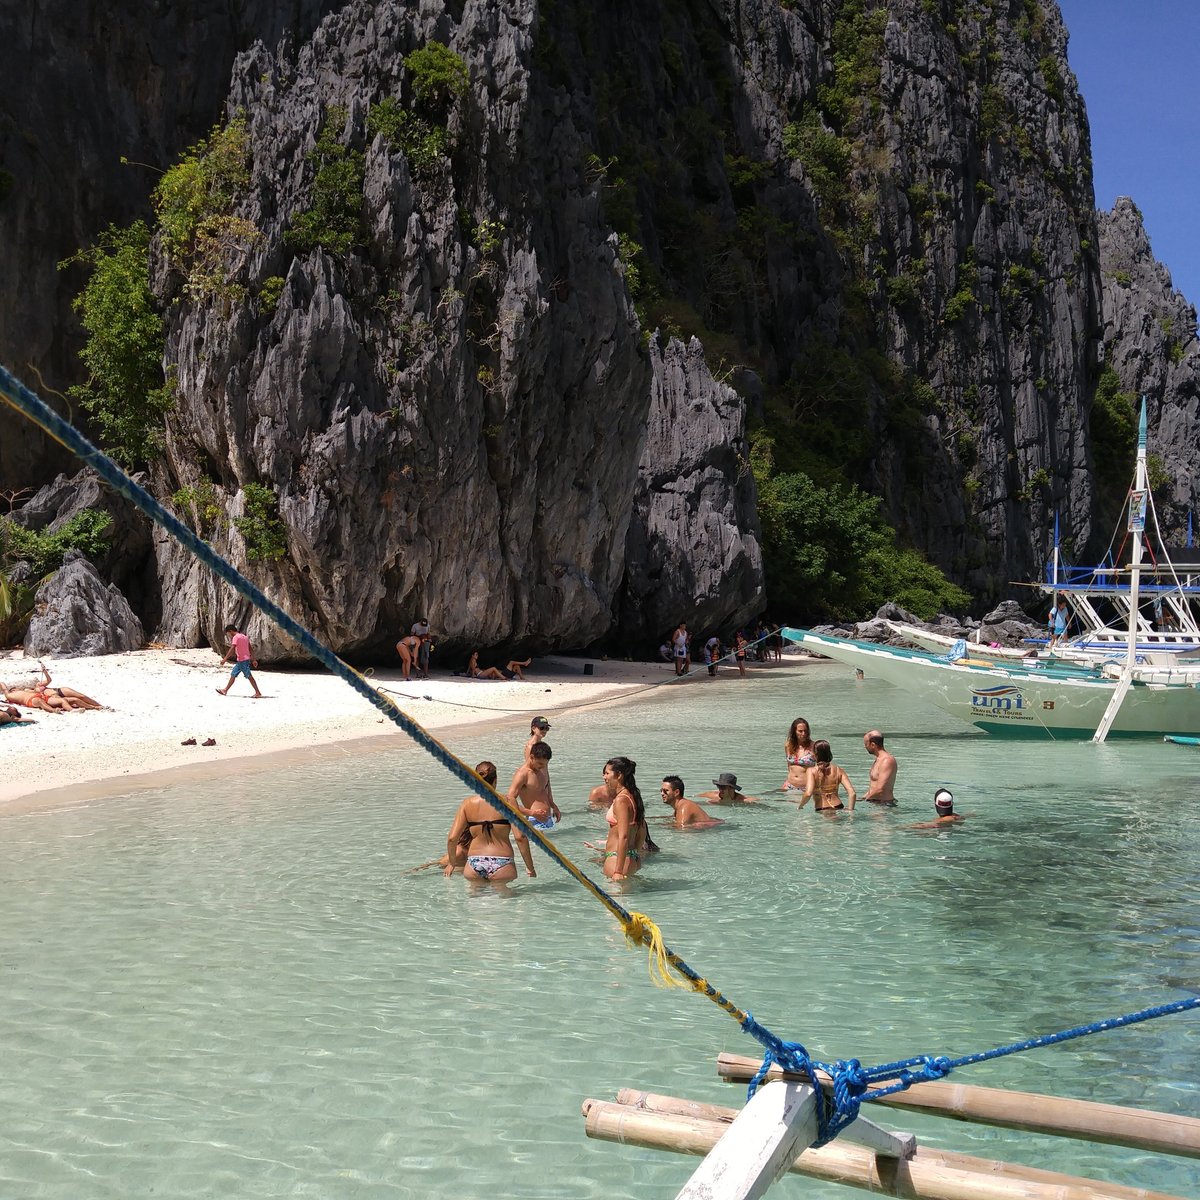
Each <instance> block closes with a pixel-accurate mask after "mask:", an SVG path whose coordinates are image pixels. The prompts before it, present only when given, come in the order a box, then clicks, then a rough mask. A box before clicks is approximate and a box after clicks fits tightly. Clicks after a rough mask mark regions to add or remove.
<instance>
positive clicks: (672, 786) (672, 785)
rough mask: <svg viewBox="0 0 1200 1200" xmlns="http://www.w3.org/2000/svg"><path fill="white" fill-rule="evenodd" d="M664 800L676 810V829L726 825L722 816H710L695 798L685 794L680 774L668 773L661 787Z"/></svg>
mask: <svg viewBox="0 0 1200 1200" xmlns="http://www.w3.org/2000/svg"><path fill="white" fill-rule="evenodd" d="M660 793H661V795H662V802H663V803H664V804H666V805H668V806H670V808H672V809H673V810H674V812H675V828H676V829H709V828H711V827H712V826H713V825H724V824H725V822H724V821H722V820H721V819H720V817H710V816H709V815H708V813H706V812H705V811H704V809H702V808H701V807H700V805H698V804H697V803H696V802H695V800H689V799H688V798H687V797H686V796H685V795H684V794H683V780H682V779H680V778H679V776H678V775H668V776H667V777H666V778H665V779H664V780H663V781H662V788H661V789H660Z"/></svg>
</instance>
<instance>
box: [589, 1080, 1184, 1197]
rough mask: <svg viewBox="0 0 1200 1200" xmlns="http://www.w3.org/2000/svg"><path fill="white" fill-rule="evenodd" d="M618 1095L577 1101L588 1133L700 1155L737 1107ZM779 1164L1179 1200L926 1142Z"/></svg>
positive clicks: (883, 1182)
mask: <svg viewBox="0 0 1200 1200" xmlns="http://www.w3.org/2000/svg"><path fill="white" fill-rule="evenodd" d="M620 1095H621V1096H624V1097H626V1098H633V1103H627V1104H621V1103H615V1104H614V1103H606V1102H604V1101H601V1100H585V1101H584V1102H583V1113H584V1117H585V1122H584V1125H585V1129H586V1132H587V1135H588V1137H592V1138H599V1139H602V1140H605V1141H612V1142H626V1143H631V1144H633V1145H635V1146H646V1147H648V1148H650V1149H654V1150H669V1151H673V1152H675V1153H677V1154H695V1155H707V1154H708V1153H709V1151H711V1150H712V1149H713V1147H714V1146H716V1144H717V1143H718V1142H719V1141H720V1140H721V1138H722V1137H723V1136H724V1135H725V1134H726V1132H727V1131H728V1130H729V1129H730V1127H731V1123H732V1121H733V1120H734V1118H735V1117H736V1116H737V1115H738V1111H739V1110H737V1109H732V1108H725V1109H723V1108H720V1107H719V1106H717V1105H698V1104H696V1103H695V1102H693V1101H689V1100H677V1099H674V1098H672V1097H666V1096H653V1095H650V1094H647V1093H640V1092H629V1091H624V1092H622V1093H620ZM787 1169H788V1170H790V1171H791V1172H792V1173H794V1174H798V1175H807V1176H810V1177H811V1178H814V1179H824V1180H827V1181H829V1182H833V1183H845V1184H849V1185H851V1186H853V1187H860V1188H866V1189H867V1190H868V1191H872V1192H877V1193H881V1194H883V1195H886V1196H898V1197H905V1198H907V1200H1181V1198H1180V1197H1176V1196H1170V1195H1167V1194H1165V1193H1163V1192H1152V1191H1148V1190H1147V1189H1145V1188H1137V1187H1126V1186H1123V1185H1121V1184H1105V1183H1099V1182H1096V1181H1095V1180H1090V1179H1081V1178H1079V1177H1077V1176H1073V1175H1063V1174H1060V1173H1059V1172H1057V1171H1043V1170H1039V1169H1037V1168H1034V1167H1023V1166H1018V1165H1015V1164H1012V1163H1003V1162H997V1161H994V1160H992V1159H984V1158H974V1157H972V1156H970V1155H966V1154H955V1153H952V1152H950V1151H946V1150H931V1149H929V1148H928V1147H918V1148H917V1151H916V1154H915V1156H914V1157H913V1158H912V1159H907V1160H906V1159H903V1158H891V1157H885V1156H883V1155H877V1154H876V1153H875V1152H874V1151H872V1150H871V1149H869V1148H867V1147H864V1146H855V1145H850V1144H848V1143H843V1142H841V1141H838V1142H834V1143H831V1144H830V1145H828V1146H822V1147H821V1148H820V1149H818V1150H813V1149H808V1150H804V1151H803V1152H802V1153H800V1154H799V1155H798V1156H797V1157H796V1158H794V1159H793V1161H792V1163H791V1165H790V1167H788V1168H787ZM713 1194H714V1195H715V1194H717V1193H713Z"/></svg>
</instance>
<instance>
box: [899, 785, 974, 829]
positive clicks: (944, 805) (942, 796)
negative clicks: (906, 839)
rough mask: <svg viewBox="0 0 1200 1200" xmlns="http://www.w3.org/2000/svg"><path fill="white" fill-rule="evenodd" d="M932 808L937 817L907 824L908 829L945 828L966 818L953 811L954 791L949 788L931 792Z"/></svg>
mask: <svg viewBox="0 0 1200 1200" xmlns="http://www.w3.org/2000/svg"><path fill="white" fill-rule="evenodd" d="M933 808H934V811H935V812H936V813H937V819H936V820H933V821H921V822H919V823H918V824H916V825H910V826H908V828H909V829H945V828H946V827H947V826H949V825H957V824H958V823H959V822H960V821H965V820H966V819H967V818H966V817H963V816H960V815H959V814H958V813H956V812H955V811H954V793H953V792H951V791H950V789H949V788H938V790H937V791H936V792H934V793H933Z"/></svg>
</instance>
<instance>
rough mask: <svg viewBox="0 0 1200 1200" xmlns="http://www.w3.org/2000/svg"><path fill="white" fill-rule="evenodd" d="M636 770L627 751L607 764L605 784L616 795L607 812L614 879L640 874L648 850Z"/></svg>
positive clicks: (607, 850) (608, 861)
mask: <svg viewBox="0 0 1200 1200" xmlns="http://www.w3.org/2000/svg"><path fill="white" fill-rule="evenodd" d="M636 771H637V763H635V762H634V761H633V759H631V758H625V757H624V756H623V755H621V756H618V757H617V758H610V759H609V760H608V762H606V763H605V764H604V784H605V787H606V788H607V789H608V794H609V796H610V797H611V798H612V803H611V804H610V805H609V806H608V812H607V813H605V814H604V815H605V820H607V821H608V840H607V841H606V842H605V844H604V874H605V875H607V876H608V878H609V879H613V880H621V879H628V878H629V876H630V875H633V874H636V873H637V872H638V871H639V870H640V869H641V866H642V855H643V854H644V853H645V852H646V832H647V831H646V806H645V805H644V804H643V803H642V793H641V792H640V791H638V785H637V779H636V778H635V772H636Z"/></svg>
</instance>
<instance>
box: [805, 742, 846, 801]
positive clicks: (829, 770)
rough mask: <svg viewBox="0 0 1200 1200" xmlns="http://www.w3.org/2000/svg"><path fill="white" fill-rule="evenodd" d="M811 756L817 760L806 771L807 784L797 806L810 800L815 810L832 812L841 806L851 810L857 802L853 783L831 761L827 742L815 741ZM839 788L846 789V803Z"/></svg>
mask: <svg viewBox="0 0 1200 1200" xmlns="http://www.w3.org/2000/svg"><path fill="white" fill-rule="evenodd" d="M813 757H814V758H815V759H816V760H817V765H816V766H815V767H813V768H812V770H811V771H809V773H808V786H807V787H806V788H805V789H804V799H803V800H801V801H800V803H799V805H797V807H798V808H803V807H804V806H805V805H806V804H807V803H808V802H809V801H810V800H812V801H813V807H814V808H815V809H816V810H817V812H823V813H830V814H833V813H835V812H838V811H839V810H840V809H843V808H844V809H846V810H847V811H848V812H852V811H853V810H854V805H855V804H856V803H857V802H858V793H857V792H856V791H855V790H854V784H852V783H851V782H850V776H849V775H847V774H846V772H845V771H843V770H842V768H841V767H839V766H838V765H837V763H835V762H834V761H833V751H832V750H831V749H830V746H829V743H828V742H825V741H820V742H815V743H814V744H813ZM841 788H845V789H846V799H847V800H848V801H849V803H848V804H843V803H842V798H841V796H840V795H839V794H838V792H839V790H840V789H841Z"/></svg>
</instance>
